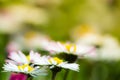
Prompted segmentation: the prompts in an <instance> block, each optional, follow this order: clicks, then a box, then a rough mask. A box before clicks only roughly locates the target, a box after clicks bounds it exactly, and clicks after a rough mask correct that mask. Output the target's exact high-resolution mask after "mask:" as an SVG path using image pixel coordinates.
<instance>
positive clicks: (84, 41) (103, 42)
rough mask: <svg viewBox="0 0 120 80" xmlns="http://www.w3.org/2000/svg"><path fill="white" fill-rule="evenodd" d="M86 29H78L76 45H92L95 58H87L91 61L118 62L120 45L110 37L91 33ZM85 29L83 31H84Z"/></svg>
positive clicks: (94, 32)
mask: <svg viewBox="0 0 120 80" xmlns="http://www.w3.org/2000/svg"><path fill="white" fill-rule="evenodd" d="M89 28H90V27H88V28H87V29H88V30H86V29H85V28H83V29H82V28H80V29H81V30H80V31H81V32H82V30H83V33H81V32H79V33H78V35H79V36H77V38H76V44H79V45H92V46H95V47H96V56H89V58H91V59H96V60H119V59H120V45H119V42H118V41H117V39H115V38H114V37H112V36H110V35H102V34H100V33H97V32H96V31H94V30H93V31H91V28H90V30H89ZM84 29H85V30H84Z"/></svg>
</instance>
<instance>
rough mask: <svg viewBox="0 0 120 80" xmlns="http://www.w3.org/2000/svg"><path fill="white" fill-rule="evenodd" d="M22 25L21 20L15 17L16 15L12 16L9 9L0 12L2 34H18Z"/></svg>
mask: <svg viewBox="0 0 120 80" xmlns="http://www.w3.org/2000/svg"><path fill="white" fill-rule="evenodd" d="M18 15H19V14H18ZM19 16H20V15H19ZM20 25H21V19H19V18H17V17H15V15H14V14H12V13H11V12H10V10H9V9H5V10H4V11H1V12H0V32H2V33H13V32H16V31H18V30H19V29H20V28H21V27H22V26H20Z"/></svg>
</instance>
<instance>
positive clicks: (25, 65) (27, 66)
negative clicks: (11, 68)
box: [18, 64, 34, 72]
mask: <svg viewBox="0 0 120 80" xmlns="http://www.w3.org/2000/svg"><path fill="white" fill-rule="evenodd" d="M25 68H27V69H28V72H31V71H33V70H34V68H33V67H31V66H29V65H28V64H24V65H21V66H18V70H24V69H25Z"/></svg>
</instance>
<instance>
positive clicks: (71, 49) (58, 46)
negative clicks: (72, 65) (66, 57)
mask: <svg viewBox="0 0 120 80" xmlns="http://www.w3.org/2000/svg"><path fill="white" fill-rule="evenodd" d="M45 49H46V50H48V51H50V52H51V53H52V54H57V53H62V52H65V53H69V54H73V55H77V56H79V57H81V56H83V55H85V54H86V53H89V54H91V53H93V52H94V51H95V48H94V47H91V46H85V45H76V44H71V43H65V44H63V43H60V42H51V43H49V46H46V48H45Z"/></svg>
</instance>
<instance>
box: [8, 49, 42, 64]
mask: <svg viewBox="0 0 120 80" xmlns="http://www.w3.org/2000/svg"><path fill="white" fill-rule="evenodd" d="M39 57H40V54H39V53H37V52H36V53H35V52H33V51H30V53H29V55H27V56H26V55H24V54H23V53H22V52H21V51H18V52H11V53H10V54H9V55H8V58H9V59H8V60H6V61H7V62H8V63H14V64H17V65H18V64H19V65H20V64H29V63H34V61H36V60H35V59H36V58H39Z"/></svg>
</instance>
